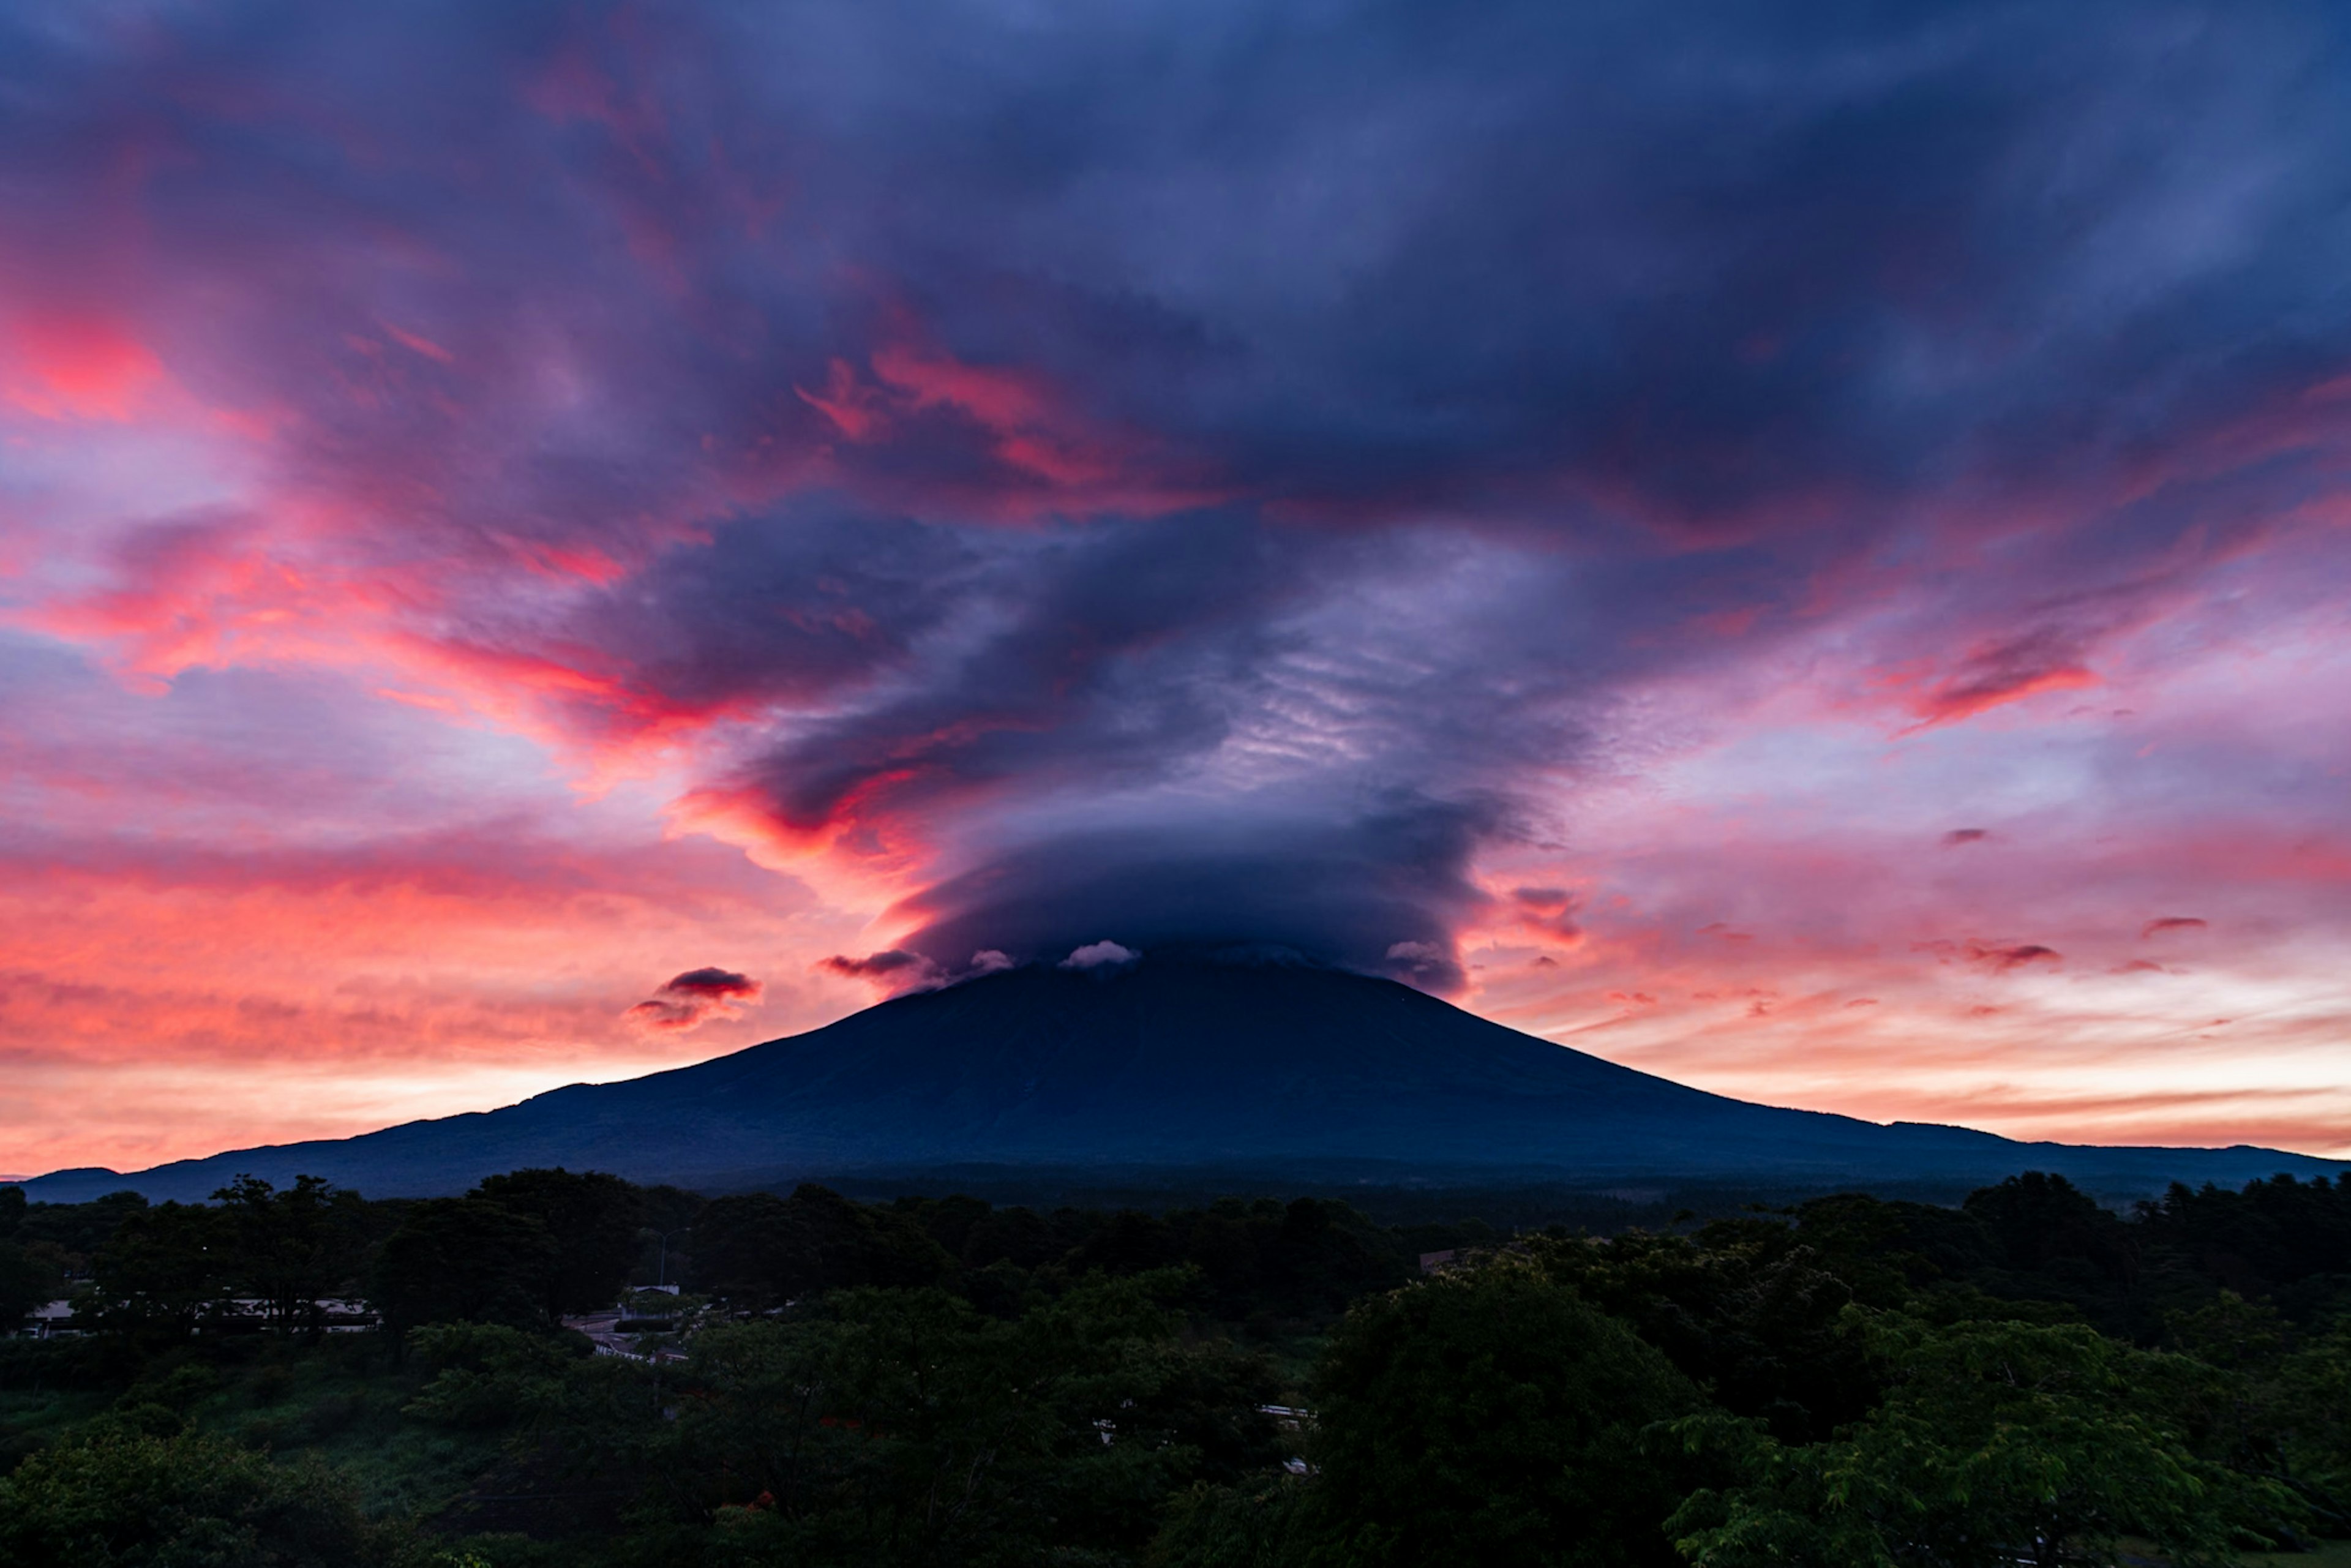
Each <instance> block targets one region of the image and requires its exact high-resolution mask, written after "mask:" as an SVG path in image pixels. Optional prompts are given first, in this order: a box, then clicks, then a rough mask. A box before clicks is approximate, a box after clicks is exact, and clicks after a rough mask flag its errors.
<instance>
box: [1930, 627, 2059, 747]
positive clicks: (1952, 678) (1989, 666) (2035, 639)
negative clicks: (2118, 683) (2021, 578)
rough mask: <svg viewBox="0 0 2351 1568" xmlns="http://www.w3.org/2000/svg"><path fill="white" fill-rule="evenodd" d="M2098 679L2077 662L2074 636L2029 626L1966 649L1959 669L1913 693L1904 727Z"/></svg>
mask: <svg viewBox="0 0 2351 1568" xmlns="http://www.w3.org/2000/svg"><path fill="white" fill-rule="evenodd" d="M2097 684H2098V677H2097V676H2096V675H2095V674H2092V673H2091V672H2090V670H2089V669H2088V668H2087V667H2086V666H2085V665H2084V664H2082V663H2081V656H2080V652H2079V650H2078V649H2077V648H2076V647H2075V645H2074V641H2073V639H2071V638H2069V637H2065V636H2062V635H2060V634H2058V633H2056V632H2027V633H2025V634H2024V635H2022V636H2019V637H2011V638H2007V639H2005V640H2002V641H1998V642H1987V643H1977V644H1976V645H1975V646H1974V647H1973V648H1970V650H1968V653H1967V655H1966V657H1965V658H1963V659H1961V660H1960V662H1959V667H1958V669H1956V670H1954V671H1952V672H1951V673H1950V674H1948V675H1946V676H1944V677H1943V678H1942V679H1941V680H1939V681H1937V682H1936V683H1934V684H1933V685H1930V686H1928V688H1927V689H1926V690H1924V691H1922V692H1919V693H1917V695H1915V696H1914V697H1913V698H1912V699H1911V703H1910V711H1911V712H1912V713H1913V714H1914V715H1916V716H1917V723H1915V724H1912V725H1911V726H1909V727H1907V728H1906V729H1905V730H1903V731H1902V733H1903V734H1905V735H1916V734H1917V733H1918V732H1919V731H1920V730H1926V729H1933V728H1936V727H1938V726H1941V725H1946V724H1957V723H1959V721H1960V720H1962V719H1967V718H1972V717H1974V716H1976V715H1977V714H1980V713H1982V712H1984V711H1986V710H1987V709H1990V708H1995V707H1999V706H2001V705H2002V704H2004V703H2012V702H2021V701H2022V700H2023V699H2024V698H2026V697H2029V696H2035V695H2039V694H2041V693H2043V692H2061V691H2075V690H2079V689H2081V688H2083V687H2085V686H2095V685H2097Z"/></svg>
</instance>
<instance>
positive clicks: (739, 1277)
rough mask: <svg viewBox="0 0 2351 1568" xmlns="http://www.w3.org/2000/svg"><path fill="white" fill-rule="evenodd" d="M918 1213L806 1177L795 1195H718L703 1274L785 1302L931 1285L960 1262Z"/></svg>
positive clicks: (743, 1299) (704, 1280)
mask: <svg viewBox="0 0 2351 1568" xmlns="http://www.w3.org/2000/svg"><path fill="white" fill-rule="evenodd" d="M954 1266H955V1260H953V1259H952V1258H949V1257H948V1256H947V1254H946V1250H945V1249H943V1248H941V1247H940V1246H939V1244H938V1243H937V1242H935V1241H934V1240H932V1239H931V1238H930V1236H929V1235H928V1234H927V1233H925V1231H924V1229H923V1228H922V1227H921V1226H920V1225H919V1224H917V1223H916V1222H915V1221H914V1219H913V1218H910V1217H908V1216H907V1215H904V1214H903V1213H900V1212H898V1211H896V1210H893V1209H886V1208H869V1207H865V1206H863V1205H862V1204H855V1203H852V1202H850V1201H849V1200H848V1199H847V1198H845V1197H841V1195H840V1194H839V1193H837V1192H833V1191H831V1189H829V1188H826V1187H821V1186H815V1185H814V1184H812V1183H803V1184H801V1186H799V1187H798V1188H796V1189H795V1190H794V1191H793V1193H792V1196H791V1197H789V1198H779V1197H776V1196H775V1195H774V1194H772V1193H765V1192H754V1193H745V1194H743V1195H741V1196H739V1197H722V1198H716V1199H714V1200H713V1201H712V1203H711V1205H710V1207H707V1208H705V1209H704V1210H703V1212H702V1217H701V1218H700V1219H698V1220H696V1221H695V1228H694V1267H695V1279H696V1280H697V1281H700V1282H701V1284H702V1286H703V1288H704V1289H705V1290H708V1291H713V1292H715V1293H716V1294H719V1295H723V1296H726V1297H727V1298H729V1299H730V1300H732V1301H736V1302H737V1303H739V1304H741V1305H745V1306H751V1307H760V1308H764V1307H772V1306H780V1305H782V1304H783V1303H784V1302H786V1301H794V1300H797V1299H799V1297H802V1296H807V1295H812V1294H814V1293H816V1292H818V1291H830V1290H841V1289H846V1288H850V1287H854V1286H858V1285H926V1284H932V1283H935V1282H936V1281H939V1280H941V1279H943V1278H945V1277H946V1275H947V1274H948V1273H949V1272H950V1271H951V1270H953V1268H954Z"/></svg>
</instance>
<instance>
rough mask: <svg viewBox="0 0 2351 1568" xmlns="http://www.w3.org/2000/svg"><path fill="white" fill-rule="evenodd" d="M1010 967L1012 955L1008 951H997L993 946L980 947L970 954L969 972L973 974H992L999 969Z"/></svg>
mask: <svg viewBox="0 0 2351 1568" xmlns="http://www.w3.org/2000/svg"><path fill="white" fill-rule="evenodd" d="M1010 967H1012V956H1011V955H1010V954H1009V953H1001V952H998V950H997V949H995V948H993V947H982V948H981V949H980V950H979V951H978V952H977V953H974V954H973V955H972V956H971V972H972V973H973V974H975V975H993V974H995V973H996V972H997V971H998V970H999V969H1009V968H1010Z"/></svg>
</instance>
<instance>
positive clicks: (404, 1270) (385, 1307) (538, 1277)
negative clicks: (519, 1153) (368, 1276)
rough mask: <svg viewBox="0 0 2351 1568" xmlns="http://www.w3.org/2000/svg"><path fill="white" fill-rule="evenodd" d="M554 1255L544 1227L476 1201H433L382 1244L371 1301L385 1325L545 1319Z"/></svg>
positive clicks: (398, 1328)
mask: <svg viewBox="0 0 2351 1568" xmlns="http://www.w3.org/2000/svg"><path fill="white" fill-rule="evenodd" d="M554 1256H555V1241H554V1239H553V1238H551V1237H549V1235H548V1233H547V1228H546V1227H545V1226H543V1225H541V1224H540V1223H539V1222H538V1220H536V1219H534V1218H530V1217H529V1216H528V1215H521V1214H517V1213H515V1212H513V1211H512V1210H511V1209H508V1208H506V1207H502V1206H500V1205H498V1204H495V1203H492V1202H489V1201H488V1200H487V1199H485V1198H478V1197H438V1198H429V1199H427V1200H426V1201H424V1202H423V1203H420V1204H418V1205H416V1206H415V1207H413V1208H412V1209H411V1210H409V1212H408V1216H407V1218H405V1219H404V1220H402V1223H401V1227H400V1228H399V1229H397V1230H395V1231H393V1232H392V1234H391V1235H390V1236H389V1237H386V1238H385V1239H384V1242H383V1246H382V1248H381V1251H380V1252H379V1253H378V1255H377V1258H376V1264H375V1270H374V1283H373V1285H372V1287H371V1291H370V1292H369V1293H370V1295H371V1297H372V1299H373V1300H374V1301H375V1303H376V1308H377V1310H378V1311H379V1312H381V1313H382V1314H383V1320H384V1325H385V1327H386V1328H388V1329H390V1330H391V1331H392V1333H406V1332H407V1331H408V1330H409V1329H411V1328H413V1327H415V1326H416V1325H418V1324H420V1323H448V1322H491V1323H509V1324H513V1325H516V1326H518V1327H528V1326H530V1325H533V1324H537V1323H541V1322H545V1321H546V1313H545V1308H544V1304H543V1303H544V1301H545V1293H544V1281H545V1280H546V1277H547V1274H548V1271H549V1268H550V1267H551V1265H552V1262H553V1260H554Z"/></svg>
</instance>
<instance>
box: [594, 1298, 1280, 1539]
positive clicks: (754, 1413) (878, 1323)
mask: <svg viewBox="0 0 2351 1568" xmlns="http://www.w3.org/2000/svg"><path fill="white" fill-rule="evenodd" d="M1183 1284H1184V1281H1182V1280H1181V1279H1178V1278H1168V1277H1145V1278H1142V1279H1135V1280H1125V1281H1095V1282H1092V1283H1088V1284H1084V1285H1081V1286H1080V1287H1078V1288H1076V1289H1074V1290H1072V1291H1070V1292H1068V1293H1067V1294H1066V1295H1064V1296H1062V1297H1061V1299H1059V1300H1058V1301H1052V1302H1050V1303H1045V1304H1040V1306H1039V1307H1038V1308H1037V1309H1036V1310H1035V1311H1033V1312H1029V1313H1026V1314H1024V1315H1023V1316H1022V1317H1021V1318H1020V1319H1019V1321H1017V1322H1005V1321H1002V1320H999V1319H995V1318H991V1317H988V1316H987V1315H985V1314H982V1313H980V1312H977V1311H975V1310H974V1309H973V1308H972V1307H971V1306H970V1305H969V1304H968V1303H967V1302H965V1301H961V1300H960V1299H958V1298H957V1297H956V1296H954V1295H951V1294H949V1293H948V1292H946V1291H941V1290H937V1289H935V1288H918V1289H900V1290H876V1289H871V1288H862V1289H852V1290H846V1291H837V1292H835V1293H834V1294H832V1295H831V1297H829V1298H828V1299H827V1301H826V1303H825V1306H824V1309H823V1310H822V1311H821V1312H813V1313H807V1314H795V1315H794V1316H792V1317H789V1318H786V1319H781V1320H774V1321H767V1322H745V1323H740V1324H737V1325H733V1326H730V1327H724V1328H716V1329H713V1330H710V1331H709V1332H707V1333H704V1334H703V1335H701V1336H700V1337H699V1338H698V1339H697V1340H696V1341H695V1348H694V1353H693V1355H692V1358H691V1360H690V1361H689V1362H688V1364H686V1365H685V1366H684V1367H683V1368H677V1369H656V1368H649V1367H628V1366H626V1365H625V1364H616V1363H613V1362H611V1361H605V1362H603V1363H602V1364H599V1365H593V1366H588V1367H582V1368H580V1373H581V1374H584V1375H581V1376H578V1377H576V1378H575V1381H574V1385H573V1389H572V1393H573V1397H574V1404H573V1406H572V1407H571V1410H570V1412H569V1415H570V1418H571V1419H572V1420H573V1421H574V1422H575V1423H576V1425H575V1427H574V1437H575V1440H576V1441H578V1442H579V1443H580V1446H581V1448H582V1449H583V1450H584V1451H585V1452H586V1453H588V1454H591V1455H604V1456H621V1457H622V1467H621V1468H622V1469H625V1470H626V1471H628V1472H629V1473H631V1474H634V1475H638V1476H640V1477H642V1478H643V1479H644V1480H645V1482H646V1494H645V1498H644V1503H643V1507H644V1511H645V1514H644V1517H645V1519H646V1525H645V1528H646V1529H647V1531H650V1532H652V1533H653V1535H654V1536H658V1537H659V1538H662V1539H667V1540H670V1541H671V1542H673V1545H672V1547H671V1548H670V1549H669V1550H670V1551H672V1552H673V1553H674V1554H675V1555H676V1556H677V1557H680V1558H683V1557H684V1554H685V1553H686V1552H689V1551H694V1550H702V1551H706V1552H707V1553H708V1554H709V1555H708V1560H710V1561H715V1562H726V1563H732V1562H745V1563H749V1562H768V1561H789V1562H795V1563H835V1562H839V1563H972V1564H986V1563H1006V1564H1010V1563H1034V1562H1038V1561H1041V1560H1043V1557H1044V1554H1045V1553H1046V1552H1049V1551H1050V1550H1053V1549H1056V1548H1059V1549H1061V1550H1063V1551H1073V1550H1074V1551H1091V1552H1125V1553H1132V1552H1134V1551H1136V1550H1138V1549H1139V1548H1140V1547H1141V1546H1142V1544H1143V1542H1144V1540H1145V1539H1147V1537H1148V1535H1149V1533H1150V1531H1151V1529H1152V1526H1153V1523H1154V1516H1155V1511H1156V1509H1157V1507H1158V1504H1159V1502H1160V1500H1162V1499H1163V1498H1165V1496H1166V1495H1167V1494H1168V1493H1169V1492H1170V1491H1172V1490H1176V1489H1178V1488H1180V1487H1183V1486H1186V1485H1188V1484H1190V1483H1191V1482H1193V1481H1196V1480H1199V1479H1227V1478H1234V1477H1238V1476H1240V1475H1243V1474H1245V1473H1248V1472H1249V1471H1250V1470H1252V1469H1262V1468H1265V1467H1268V1466H1270V1464H1271V1463H1272V1462H1273V1460H1274V1459H1275V1458H1276V1457H1277V1454H1276V1450H1275V1448H1274V1446H1273V1440H1272V1439H1273V1429H1272V1426H1271V1423H1270V1421H1269V1420H1267V1419H1266V1418H1265V1417H1263V1416H1259V1415H1258V1414H1257V1413H1256V1410H1255V1406H1257V1405H1259V1404H1261V1403H1263V1402H1264V1401H1265V1400H1266V1399H1267V1398H1269V1397H1270V1393H1271V1388H1272V1385H1271V1382H1270V1376H1269V1375H1268V1374H1267V1371H1266V1369H1265V1368H1264V1366H1263V1364H1262V1363H1260V1362H1258V1361H1256V1360H1254V1359H1252V1358H1249V1357H1246V1356H1241V1355H1238V1354H1235V1353H1233V1352H1232V1351H1230V1350H1229V1349H1228V1348H1226V1347H1224V1346H1222V1345H1219V1344H1217V1343H1198V1342H1193V1341H1188V1340H1186V1339H1185V1338H1184V1337H1182V1336H1181V1334H1180V1333H1179V1323H1178V1320H1177V1319H1176V1317H1175V1314H1174V1313H1172V1312H1170V1310H1169V1308H1168V1307H1167V1305H1166V1301H1167V1299H1168V1297H1169V1295H1170V1293H1171V1292H1173V1291H1178V1290H1180V1289H1181V1288H1182V1286H1183ZM630 1385H632V1386H633V1387H634V1388H635V1390H636V1395H635V1396H634V1397H631V1396H630V1395H629V1392H628V1387H629V1386H630ZM664 1408H666V1409H667V1410H668V1411H670V1412H673V1413H674V1419H666V1420H665V1419H664V1418H663V1415H662V1413H663V1410H664ZM664 1531H666V1532H667V1534H666V1535H663V1534H662V1532H664Z"/></svg>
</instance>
